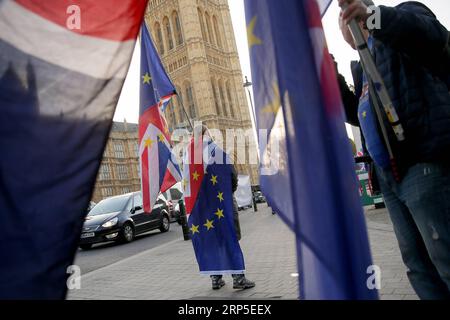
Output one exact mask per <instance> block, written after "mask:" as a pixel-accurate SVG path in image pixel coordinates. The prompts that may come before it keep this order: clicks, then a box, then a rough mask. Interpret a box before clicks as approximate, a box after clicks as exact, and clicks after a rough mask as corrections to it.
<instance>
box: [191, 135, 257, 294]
mask: <svg viewBox="0 0 450 320" xmlns="http://www.w3.org/2000/svg"><path fill="white" fill-rule="evenodd" d="M183 165H184V170H183V176H184V180H183V187H184V198H185V202H186V213H187V217H188V226H189V229H190V232H191V239H192V244H193V247H194V251H195V256H196V258H197V262H198V265H199V269H200V273H201V274H205V275H210V276H211V279H212V288H213V289H214V290H217V289H220V288H221V287H223V286H224V285H225V281H224V280H223V279H222V276H223V275H224V274H232V276H233V288H234V289H248V288H252V287H254V286H255V283H254V282H252V281H249V280H248V279H247V278H246V277H245V275H244V271H245V264H244V257H243V254H242V250H241V247H240V246H239V242H238V235H237V230H236V226H235V219H234V205H233V192H234V191H235V190H236V188H237V176H236V171H235V170H234V168H233V165H232V164H231V163H230V159H229V157H228V155H227V154H226V153H225V152H224V151H223V150H221V149H220V148H219V147H218V146H217V145H216V144H215V143H214V142H213V141H212V139H211V137H210V136H209V133H208V130H207V128H206V127H205V126H197V127H195V129H194V137H193V138H192V139H191V141H190V143H189V145H188V147H187V150H186V152H185V155H184V164H183ZM233 181H234V183H233Z"/></svg>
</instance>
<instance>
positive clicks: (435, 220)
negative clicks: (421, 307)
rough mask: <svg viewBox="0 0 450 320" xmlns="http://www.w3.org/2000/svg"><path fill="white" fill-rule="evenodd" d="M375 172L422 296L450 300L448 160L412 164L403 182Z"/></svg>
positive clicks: (386, 172) (415, 284) (414, 286)
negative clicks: (446, 161) (445, 162)
mask: <svg viewBox="0 0 450 320" xmlns="http://www.w3.org/2000/svg"><path fill="white" fill-rule="evenodd" d="M377 175H378V179H379V182H380V188H381V192H382V193H383V196H384V201H385V203H386V206H387V208H388V210H389V215H390V217H391V220H392V223H393V225H394V231H395V234H396V236H397V240H398V244H399V247H400V251H401V254H402V258H403V262H404V263H405V265H406V267H407V268H408V271H407V275H408V278H409V281H410V282H411V285H412V286H413V288H414V290H415V291H416V293H417V295H418V296H419V298H421V299H450V164H448V163H447V164H444V163H441V164H439V163H421V164H417V165H414V166H412V167H411V168H409V170H408V171H407V173H406V175H405V177H404V178H403V180H402V181H401V182H400V183H397V182H396V181H395V180H394V178H393V176H392V174H391V172H390V171H389V170H383V169H380V168H377Z"/></svg>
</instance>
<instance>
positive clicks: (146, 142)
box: [144, 138, 155, 148]
mask: <svg viewBox="0 0 450 320" xmlns="http://www.w3.org/2000/svg"><path fill="white" fill-rule="evenodd" d="M154 142H155V141H153V140H152V139H150V138H148V139H146V140H145V141H144V146H145V147H146V148H151V147H152V145H153V143H154Z"/></svg>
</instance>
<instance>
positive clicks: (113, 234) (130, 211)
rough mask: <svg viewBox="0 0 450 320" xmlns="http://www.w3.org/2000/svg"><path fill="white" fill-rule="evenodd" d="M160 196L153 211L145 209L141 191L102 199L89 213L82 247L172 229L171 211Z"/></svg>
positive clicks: (84, 228)
mask: <svg viewBox="0 0 450 320" xmlns="http://www.w3.org/2000/svg"><path fill="white" fill-rule="evenodd" d="M168 212H169V211H168V208H167V205H166V202H165V201H164V198H163V197H162V196H161V195H160V196H159V197H158V200H157V201H156V204H155V206H154V207H153V210H152V212H151V213H150V214H149V213H146V212H144V210H143V203H142V195H141V193H140V192H133V193H128V194H124V195H120V196H115V197H111V198H107V199H104V200H102V201H100V202H99V203H98V204H97V205H96V206H95V207H94V208H93V209H92V210H91V211H90V212H89V214H88V215H87V216H86V221H85V222H84V225H83V230H82V234H81V239H80V243H79V246H80V248H81V249H83V250H88V249H90V248H91V247H92V245H93V244H94V243H100V242H106V241H121V242H131V241H133V239H134V237H135V236H136V235H138V234H141V233H144V232H148V231H150V230H154V229H159V230H160V231H161V232H167V231H169V228H170V220H169V213H168Z"/></svg>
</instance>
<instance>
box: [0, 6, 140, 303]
mask: <svg viewBox="0 0 450 320" xmlns="http://www.w3.org/2000/svg"><path fill="white" fill-rule="evenodd" d="M146 5H147V1H145V0H77V1H69V0H46V1H33V0H16V1H12V0H0V150H1V151H0V153H1V156H0V261H1V263H0V275H1V278H0V300H2V299H63V298H64V297H65V294H66V291H67V284H66V280H67V277H68V276H69V274H68V273H67V270H68V267H69V266H70V265H72V264H73V260H74V256H75V252H76V249H77V246H78V242H79V239H80V234H81V228H82V225H83V221H84V216H85V215H86V208H87V207H88V203H89V200H90V199H91V196H92V192H93V189H94V184H95V181H96V176H97V172H98V169H99V167H100V163H101V159H102V156H103V150H104V147H105V144H106V142H107V139H108V133H109V130H110V127H111V124H112V118H113V114H114V110H115V107H116V104H117V100H118V98H119V94H120V90H121V88H122V85H123V82H124V79H125V75H126V74H127V70H128V66H129V63H130V61H131V55H132V52H133V49H134V46H135V41H136V37H137V34H138V32H139V26H140V25H141V22H142V18H143V15H144V11H145V8H146Z"/></svg>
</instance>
